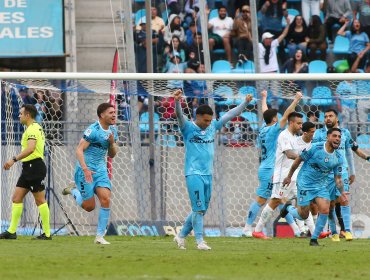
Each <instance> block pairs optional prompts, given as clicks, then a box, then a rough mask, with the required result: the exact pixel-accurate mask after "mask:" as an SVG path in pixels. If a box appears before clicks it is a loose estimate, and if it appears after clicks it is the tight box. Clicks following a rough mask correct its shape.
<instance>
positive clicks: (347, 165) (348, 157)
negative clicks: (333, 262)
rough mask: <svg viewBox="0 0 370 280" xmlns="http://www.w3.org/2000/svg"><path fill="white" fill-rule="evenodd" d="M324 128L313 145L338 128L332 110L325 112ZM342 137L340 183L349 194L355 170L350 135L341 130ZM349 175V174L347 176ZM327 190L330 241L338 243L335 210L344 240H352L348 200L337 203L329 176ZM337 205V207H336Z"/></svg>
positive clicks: (315, 136) (317, 133) (333, 184)
mask: <svg viewBox="0 0 370 280" xmlns="http://www.w3.org/2000/svg"><path fill="white" fill-rule="evenodd" d="M324 122H325V126H324V127H323V128H321V129H318V130H316V132H315V135H314V137H313V140H312V142H313V143H319V142H325V141H326V134H327V131H328V129H330V128H333V127H336V128H339V123H338V113H337V111H335V110H334V109H328V110H326V112H325V119H324ZM341 131H342V135H341V136H342V137H341V143H340V146H339V148H338V151H339V152H340V153H341V155H342V158H343V166H342V167H343V172H342V181H343V185H344V190H345V191H346V192H349V186H350V184H352V183H353V182H354V180H355V168H354V162H353V154H352V150H351V149H352V145H353V140H352V137H351V133H350V132H349V131H348V129H346V128H341ZM348 173H349V174H348ZM348 175H349V176H348ZM327 187H328V189H329V193H330V199H331V203H330V215H329V225H330V230H331V233H332V240H333V241H339V240H340V239H339V234H338V233H337V229H336V225H335V216H336V213H335V209H337V217H338V221H339V224H340V226H341V229H342V231H344V236H345V238H346V240H348V241H350V240H352V233H351V209H350V205H349V200H347V201H345V202H344V201H342V202H340V201H338V200H337V197H338V196H339V195H340V194H339V193H338V191H337V188H336V185H335V180H334V175H333V174H331V176H330V177H329V181H328V186H327ZM336 204H337V206H336Z"/></svg>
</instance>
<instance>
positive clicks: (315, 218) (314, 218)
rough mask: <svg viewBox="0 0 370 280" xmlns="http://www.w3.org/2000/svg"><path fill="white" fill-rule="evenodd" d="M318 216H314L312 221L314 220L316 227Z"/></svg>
mask: <svg viewBox="0 0 370 280" xmlns="http://www.w3.org/2000/svg"><path fill="white" fill-rule="evenodd" d="M317 216H318V215H317V214H316V215H312V219H313V222H314V224H315V225H316V222H317Z"/></svg>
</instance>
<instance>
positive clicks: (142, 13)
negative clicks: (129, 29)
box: [135, 9, 145, 25]
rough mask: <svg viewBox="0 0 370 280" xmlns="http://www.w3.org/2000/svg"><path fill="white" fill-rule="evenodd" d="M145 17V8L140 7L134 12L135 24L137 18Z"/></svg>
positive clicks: (137, 21) (137, 22) (137, 20)
mask: <svg viewBox="0 0 370 280" xmlns="http://www.w3.org/2000/svg"><path fill="white" fill-rule="evenodd" d="M142 17H145V9H140V10H138V11H137V12H136V13H135V25H138V24H139V20H140V19H141V18H142Z"/></svg>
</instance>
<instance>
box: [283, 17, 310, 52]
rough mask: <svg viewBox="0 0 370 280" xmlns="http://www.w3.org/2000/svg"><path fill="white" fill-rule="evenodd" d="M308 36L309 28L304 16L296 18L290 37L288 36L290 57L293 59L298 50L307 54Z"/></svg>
mask: <svg viewBox="0 0 370 280" xmlns="http://www.w3.org/2000/svg"><path fill="white" fill-rule="evenodd" d="M307 34H308V33H307V26H306V23H305V22H304V21H303V18H302V16H300V15H298V16H296V17H295V18H294V20H293V22H292V24H291V25H290V27H289V31H288V35H287V36H286V41H287V42H288V44H287V47H288V49H289V57H293V56H294V54H295V53H296V50H297V49H301V50H302V52H303V53H306V47H307V42H306V37H307Z"/></svg>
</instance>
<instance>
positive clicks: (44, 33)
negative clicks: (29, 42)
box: [0, 26, 54, 39]
mask: <svg viewBox="0 0 370 280" xmlns="http://www.w3.org/2000/svg"><path fill="white" fill-rule="evenodd" d="M53 35H54V33H53V28H52V27H50V26H44V27H28V28H27V29H26V30H25V31H23V33H22V30H21V28H19V27H15V28H10V27H4V28H2V29H0V39H5V38H9V39H25V38H51V37H53Z"/></svg>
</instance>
